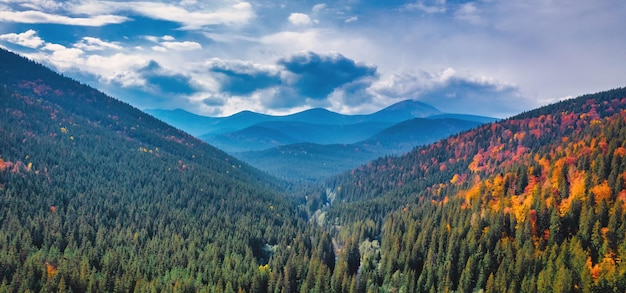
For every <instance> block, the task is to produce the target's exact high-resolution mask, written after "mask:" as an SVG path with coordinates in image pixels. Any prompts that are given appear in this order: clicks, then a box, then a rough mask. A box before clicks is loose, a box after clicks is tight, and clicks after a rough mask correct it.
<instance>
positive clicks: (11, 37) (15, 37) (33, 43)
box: [0, 30, 44, 49]
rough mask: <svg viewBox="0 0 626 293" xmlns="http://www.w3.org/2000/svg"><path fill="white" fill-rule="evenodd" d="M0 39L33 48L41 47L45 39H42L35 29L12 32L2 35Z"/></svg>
mask: <svg viewBox="0 0 626 293" xmlns="http://www.w3.org/2000/svg"><path fill="white" fill-rule="evenodd" d="M0 40H2V41H7V42H9V43H13V44H17V45H20V46H24V47H28V48H33V49H35V48H39V47H40V46H41V45H43V44H44V40H42V39H41V38H40V37H39V36H38V35H37V32H36V31H34V30H27V31H25V32H23V33H20V34H16V33H10V34H4V35H0Z"/></svg>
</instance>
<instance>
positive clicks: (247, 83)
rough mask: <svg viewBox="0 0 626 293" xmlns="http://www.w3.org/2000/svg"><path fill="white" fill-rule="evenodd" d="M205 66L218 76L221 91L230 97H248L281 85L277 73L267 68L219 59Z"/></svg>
mask: <svg viewBox="0 0 626 293" xmlns="http://www.w3.org/2000/svg"><path fill="white" fill-rule="evenodd" d="M207 65H208V68H209V70H210V71H212V72H215V73H219V74H220V76H219V79H220V81H221V83H220V88H221V90H222V91H224V92H226V93H229V94H232V95H249V94H252V93H253V92H255V91H257V90H261V89H264V88H268V87H272V86H277V85H279V84H281V79H280V75H279V74H278V72H276V71H275V70H271V69H270V68H269V67H267V66H261V65H257V64H253V63H250V62H241V61H230V62H229V61H224V60H219V59H213V60H211V61H209V62H208V64H207Z"/></svg>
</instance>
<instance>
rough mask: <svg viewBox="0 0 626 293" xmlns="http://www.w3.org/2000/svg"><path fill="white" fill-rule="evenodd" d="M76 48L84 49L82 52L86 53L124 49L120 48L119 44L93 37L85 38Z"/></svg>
mask: <svg viewBox="0 0 626 293" xmlns="http://www.w3.org/2000/svg"><path fill="white" fill-rule="evenodd" d="M74 47H76V48H79V49H82V50H85V51H102V50H108V49H113V50H121V49H123V47H122V46H120V45H119V44H116V43H109V42H105V41H103V40H100V39H98V38H93V37H84V38H82V39H81V40H80V41H78V42H77V43H76V44H74Z"/></svg>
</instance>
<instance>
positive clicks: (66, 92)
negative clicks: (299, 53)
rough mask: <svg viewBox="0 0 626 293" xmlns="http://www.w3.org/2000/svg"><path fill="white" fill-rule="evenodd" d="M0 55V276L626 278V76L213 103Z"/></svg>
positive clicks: (264, 288) (347, 288) (264, 286)
mask: <svg viewBox="0 0 626 293" xmlns="http://www.w3.org/2000/svg"><path fill="white" fill-rule="evenodd" d="M0 60H1V61H2V62H0V111H1V112H2V114H1V115H0V291H2V292H26V291H37V292H39V291H41V292H89V291H91V292H122V291H123V292H146V291H154V292H446V291H451V292H624V291H626V264H625V263H624V262H623V259H624V258H625V257H626V212H625V211H624V210H625V209H626V184H625V182H626V88H617V89H611V90H606V91H602V92H598V93H593V94H584V95H581V96H579V97H576V98H572V99H567V100H563V101H560V102H558V103H554V104H551V105H548V106H544V107H541V108H537V109H528V111H526V112H524V113H521V114H519V115H515V116H513V117H510V118H507V119H503V120H498V121H495V120H492V119H490V118H486V117H477V116H468V115H452V114H446V113H441V111H439V110H437V109H436V108H434V107H432V106H429V105H427V104H421V103H417V102H411V101H405V102H401V103H400V104H396V105H392V106H390V107H389V108H386V109H383V110H381V111H379V112H376V113H373V114H370V115H355V116H348V115H341V114H337V113H333V112H330V111H326V110H321V109H313V110H309V111H305V112H301V113H298V114H294V115H290V116H269V115H263V114H258V113H253V112H241V113H238V114H235V115H233V116H230V117H223V118H215V117H201V116H197V115H195V114H191V113H188V112H183V111H181V110H175V111H163V110H152V111H148V112H149V114H148V113H145V112H143V111H141V110H139V109H137V108H134V107H132V106H130V105H128V104H126V103H124V102H121V101H119V100H117V99H115V98H114V97H110V96H107V95H105V94H103V93H102V92H100V91H98V90H96V89H94V88H91V87H89V86H87V85H84V84H81V83H79V82H76V81H74V80H72V79H69V78H66V77H64V76H61V75H59V74H57V73H55V72H53V71H51V70H50V69H48V68H46V67H44V66H42V65H41V64H38V63H35V62H33V61H30V60H28V59H26V58H23V57H21V56H18V55H16V54H14V53H11V52H9V51H6V50H4V49H0ZM151 115H154V116H156V118H155V117H153V116H151ZM157 118H158V119H157ZM296 119H297V120H296ZM166 122H167V123H166ZM168 123H169V124H168ZM170 124H171V125H170ZM207 125H209V126H210V127H207ZM335 130H336V132H333V131H335ZM330 132H333V133H330ZM200 138H201V139H200ZM211 139H214V140H215V142H216V145H215V146H217V145H220V144H221V146H223V147H224V148H227V147H228V148H230V149H229V150H226V149H224V150H222V149H220V148H218V147H215V146H214V145H212V144H211V143H210V140H211ZM309 140H313V141H309ZM206 141H209V143H207V142H206ZM244 142H248V143H244ZM246 162H249V163H246ZM255 166H258V167H259V168H257V167H255Z"/></svg>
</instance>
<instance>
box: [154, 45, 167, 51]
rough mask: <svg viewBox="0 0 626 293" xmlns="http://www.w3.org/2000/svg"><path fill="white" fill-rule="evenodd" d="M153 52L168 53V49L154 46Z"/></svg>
mask: <svg viewBox="0 0 626 293" xmlns="http://www.w3.org/2000/svg"><path fill="white" fill-rule="evenodd" d="M152 50H153V51H157V52H167V48H165V47H161V46H152Z"/></svg>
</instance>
